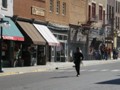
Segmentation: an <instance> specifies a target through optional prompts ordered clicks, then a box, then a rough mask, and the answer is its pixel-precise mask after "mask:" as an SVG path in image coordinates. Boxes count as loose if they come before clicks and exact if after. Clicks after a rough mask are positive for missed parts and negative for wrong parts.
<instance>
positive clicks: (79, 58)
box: [74, 47, 84, 77]
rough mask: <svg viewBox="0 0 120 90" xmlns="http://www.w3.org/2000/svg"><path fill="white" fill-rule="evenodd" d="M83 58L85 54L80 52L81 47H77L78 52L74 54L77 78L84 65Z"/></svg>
mask: <svg viewBox="0 0 120 90" xmlns="http://www.w3.org/2000/svg"><path fill="white" fill-rule="evenodd" d="M83 58H84V56H83V54H82V53H81V52H80V49H79V47H77V48H76V52H75V53H74V64H75V69H76V72H77V75H76V76H77V77H78V76H79V75H80V64H81V63H82V60H83Z"/></svg>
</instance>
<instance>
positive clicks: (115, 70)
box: [111, 69, 120, 72]
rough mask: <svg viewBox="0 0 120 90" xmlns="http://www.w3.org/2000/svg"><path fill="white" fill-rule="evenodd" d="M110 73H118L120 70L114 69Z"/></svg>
mask: <svg viewBox="0 0 120 90" xmlns="http://www.w3.org/2000/svg"><path fill="white" fill-rule="evenodd" d="M111 71H112V72H119V71H120V70H119V69H114V70H111Z"/></svg>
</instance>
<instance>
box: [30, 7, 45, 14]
mask: <svg viewBox="0 0 120 90" xmlns="http://www.w3.org/2000/svg"><path fill="white" fill-rule="evenodd" d="M32 14H34V15H39V16H45V9H44V8H41V7H36V6H32Z"/></svg>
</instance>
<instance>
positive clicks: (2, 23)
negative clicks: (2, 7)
mask: <svg viewBox="0 0 120 90" xmlns="http://www.w3.org/2000/svg"><path fill="white" fill-rule="evenodd" d="M4 17H5V16H4V15H3V14H0V73H1V72H3V70H2V43H3V27H5V26H6V25H7V24H8V21H4V20H3V18H4Z"/></svg>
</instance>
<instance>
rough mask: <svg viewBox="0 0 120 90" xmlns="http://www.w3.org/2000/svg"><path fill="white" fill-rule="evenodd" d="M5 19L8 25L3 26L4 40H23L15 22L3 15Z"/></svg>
mask: <svg viewBox="0 0 120 90" xmlns="http://www.w3.org/2000/svg"><path fill="white" fill-rule="evenodd" d="M4 20H5V21H8V22H9V24H10V27H7V28H5V27H3V39H6V40H15V41H24V37H23V35H22V33H21V32H20V31H19V29H18V28H17V26H16V25H15V23H14V22H13V21H12V20H11V19H10V18H7V17H5V18H4Z"/></svg>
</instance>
